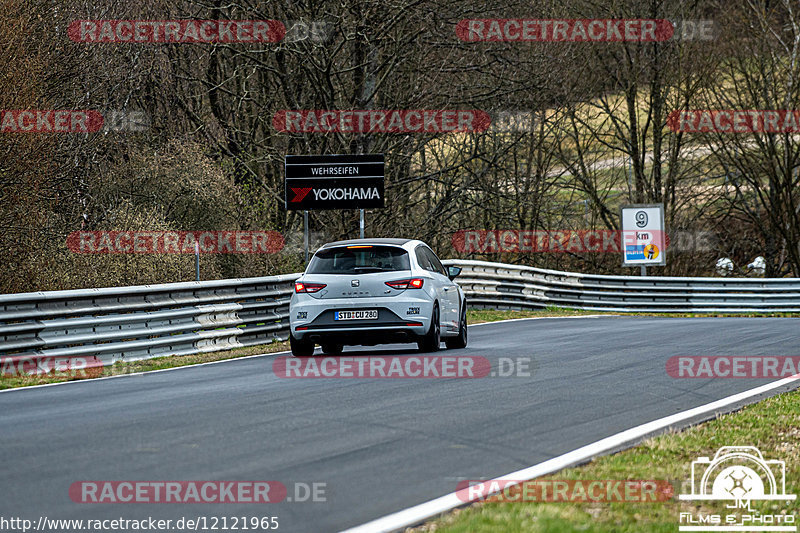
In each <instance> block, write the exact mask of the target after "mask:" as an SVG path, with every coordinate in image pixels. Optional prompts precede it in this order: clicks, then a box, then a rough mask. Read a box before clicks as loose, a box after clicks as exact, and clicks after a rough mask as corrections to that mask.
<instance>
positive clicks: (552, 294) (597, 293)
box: [443, 259, 800, 313]
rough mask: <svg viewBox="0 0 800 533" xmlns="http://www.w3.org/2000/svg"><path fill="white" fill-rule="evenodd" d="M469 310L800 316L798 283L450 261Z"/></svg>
mask: <svg viewBox="0 0 800 533" xmlns="http://www.w3.org/2000/svg"><path fill="white" fill-rule="evenodd" d="M443 263H444V264H445V265H456V266H460V267H462V269H463V271H462V273H461V275H460V276H459V278H458V284H459V285H460V286H461V287H462V289H463V290H464V292H465V293H466V296H467V300H468V301H469V306H470V307H488V308H499V309H526V308H543V307H547V306H558V307H570V308H575V309H586V310H592V311H620V312H636V311H642V312H648V313H650V312H656V313H658V312H665V313H666V312H693V313H765V312H767V313H778V312H800V279H798V278H678V277H662V276H603V275H597V274H578V273H575V272H561V271H557V270H544V269H541V268H533V267H526V266H517V265H507V264H504V263H489V262H486V261H467V260H459V259H451V260H447V261H443Z"/></svg>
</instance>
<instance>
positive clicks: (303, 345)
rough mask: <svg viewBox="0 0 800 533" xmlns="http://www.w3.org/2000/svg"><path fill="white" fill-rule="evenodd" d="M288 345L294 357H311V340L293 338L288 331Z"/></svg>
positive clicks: (312, 348)
mask: <svg viewBox="0 0 800 533" xmlns="http://www.w3.org/2000/svg"><path fill="white" fill-rule="evenodd" d="M289 346H291V348H292V355H293V356H295V357H311V356H312V355H314V343H313V342H308V341H303V340H300V339H295V338H294V335H292V334H291V333H289Z"/></svg>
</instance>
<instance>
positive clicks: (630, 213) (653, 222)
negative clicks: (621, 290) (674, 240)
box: [620, 204, 667, 266]
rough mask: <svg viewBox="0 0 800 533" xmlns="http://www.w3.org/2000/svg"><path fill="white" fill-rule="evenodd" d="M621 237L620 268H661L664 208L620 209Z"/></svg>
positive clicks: (642, 205)
mask: <svg viewBox="0 0 800 533" xmlns="http://www.w3.org/2000/svg"><path fill="white" fill-rule="evenodd" d="M620 221H621V228H622V234H621V235H620V241H621V244H622V266H663V265H665V264H666V256H665V253H664V249H665V248H666V244H667V243H666V233H665V232H664V206H663V204H634V205H626V206H622V207H621V208H620Z"/></svg>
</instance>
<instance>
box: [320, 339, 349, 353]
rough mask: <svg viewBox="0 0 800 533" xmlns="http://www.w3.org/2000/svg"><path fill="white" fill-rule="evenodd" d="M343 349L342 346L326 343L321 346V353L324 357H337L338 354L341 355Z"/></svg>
mask: <svg viewBox="0 0 800 533" xmlns="http://www.w3.org/2000/svg"><path fill="white" fill-rule="evenodd" d="M343 348H344V346H342V345H341V344H332V343H329V342H326V343H323V344H322V353H324V354H326V355H339V354H340V353H342V349H343Z"/></svg>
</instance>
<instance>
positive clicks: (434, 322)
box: [417, 304, 442, 352]
mask: <svg viewBox="0 0 800 533" xmlns="http://www.w3.org/2000/svg"><path fill="white" fill-rule="evenodd" d="M441 328H442V326H441V324H440V323H439V305H438V304H433V312H432V313H431V326H430V327H429V328H428V332H427V333H425V336H423V337H422V338H421V339H420V340H418V341H417V346H418V347H419V351H421V352H436V351H439V345H440V344H441V342H442V329H441Z"/></svg>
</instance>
